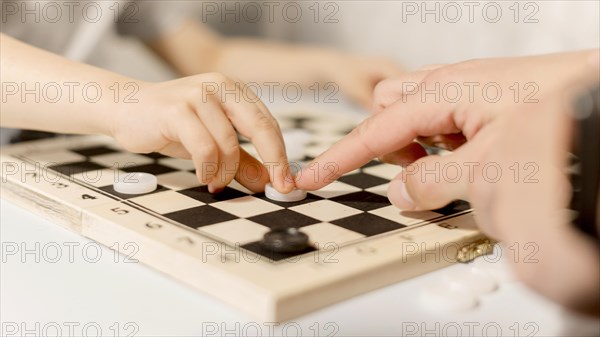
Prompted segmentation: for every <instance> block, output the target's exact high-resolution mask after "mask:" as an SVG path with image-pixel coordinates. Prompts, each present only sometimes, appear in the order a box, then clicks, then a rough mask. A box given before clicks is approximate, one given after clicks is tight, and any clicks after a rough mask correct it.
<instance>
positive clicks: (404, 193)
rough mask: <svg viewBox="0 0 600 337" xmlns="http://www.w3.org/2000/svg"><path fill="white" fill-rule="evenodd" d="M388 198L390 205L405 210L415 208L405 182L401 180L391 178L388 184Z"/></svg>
mask: <svg viewBox="0 0 600 337" xmlns="http://www.w3.org/2000/svg"><path fill="white" fill-rule="evenodd" d="M388 199H389V200H390V202H391V203H392V205H394V206H396V207H397V208H399V209H401V210H405V211H412V210H415V209H416V205H415V202H414V201H413V199H412V197H411V196H410V193H409V192H408V188H407V186H406V183H404V182H403V181H402V180H400V179H398V180H392V181H391V182H390V185H389V186H388Z"/></svg>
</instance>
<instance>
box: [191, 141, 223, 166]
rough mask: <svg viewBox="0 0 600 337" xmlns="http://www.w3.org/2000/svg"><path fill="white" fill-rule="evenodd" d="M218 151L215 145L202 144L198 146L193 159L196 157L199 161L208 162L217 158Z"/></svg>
mask: <svg viewBox="0 0 600 337" xmlns="http://www.w3.org/2000/svg"><path fill="white" fill-rule="evenodd" d="M218 153H219V151H218V149H217V146H216V145H215V144H204V145H202V146H198V148H197V149H196V151H194V157H197V158H198V159H199V160H201V161H204V162H208V161H211V160H213V159H214V158H216V157H217V155H218Z"/></svg>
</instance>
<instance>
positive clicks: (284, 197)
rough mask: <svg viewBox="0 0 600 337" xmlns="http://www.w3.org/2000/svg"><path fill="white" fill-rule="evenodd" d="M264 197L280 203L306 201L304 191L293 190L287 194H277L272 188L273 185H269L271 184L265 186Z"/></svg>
mask: <svg viewBox="0 0 600 337" xmlns="http://www.w3.org/2000/svg"><path fill="white" fill-rule="evenodd" d="M265 195H266V196H267V198H269V199H271V200H275V201H281V202H294V201H300V200H304V199H306V191H305V190H298V189H294V190H292V191H291V192H290V193H288V194H283V193H279V192H277V190H276V189H275V187H273V185H271V183H267V185H266V186H265Z"/></svg>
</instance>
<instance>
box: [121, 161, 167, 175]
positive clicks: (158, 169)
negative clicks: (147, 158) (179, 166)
mask: <svg viewBox="0 0 600 337" xmlns="http://www.w3.org/2000/svg"><path fill="white" fill-rule="evenodd" d="M121 170H123V171H125V172H145V173H150V174H154V175H158V174H165V173H170V172H173V171H176V169H174V168H172V167H168V166H164V165H161V164H156V163H153V164H145V165H136V166H125V167H123V168H121Z"/></svg>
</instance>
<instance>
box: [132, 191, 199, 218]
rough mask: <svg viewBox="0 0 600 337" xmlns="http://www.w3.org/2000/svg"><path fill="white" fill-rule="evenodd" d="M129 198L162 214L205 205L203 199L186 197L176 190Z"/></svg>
mask: <svg viewBox="0 0 600 337" xmlns="http://www.w3.org/2000/svg"><path fill="white" fill-rule="evenodd" d="M129 200H130V201H133V202H135V203H136V204H140V205H142V206H144V207H146V208H149V209H151V210H153V211H155V212H157V213H160V214H166V213H171V212H176V211H181V210H182V209H187V208H192V207H198V206H202V205H204V203H203V202H201V201H198V200H195V199H192V198H190V197H186V196H185V195H183V194H181V193H177V192H175V191H165V192H158V193H152V194H147V195H143V196H140V197H135V198H131V199H129Z"/></svg>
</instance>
